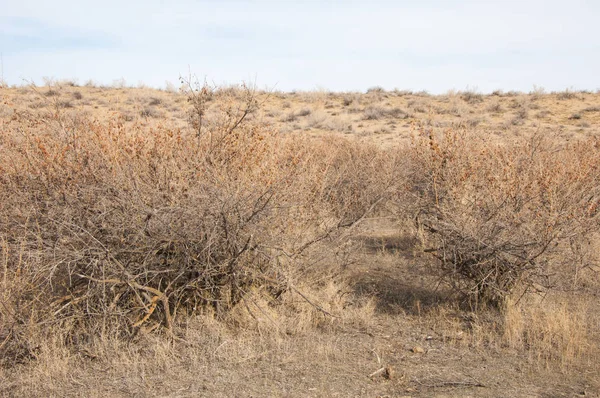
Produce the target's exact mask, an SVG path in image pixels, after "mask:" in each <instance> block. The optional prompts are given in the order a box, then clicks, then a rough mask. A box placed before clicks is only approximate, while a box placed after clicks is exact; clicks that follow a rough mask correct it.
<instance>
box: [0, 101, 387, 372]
mask: <svg viewBox="0 0 600 398" xmlns="http://www.w3.org/2000/svg"><path fill="white" fill-rule="evenodd" d="M225 94H227V93H222V95H225ZM248 98H250V97H247V96H246V97H244V98H243V100H242V101H243V102H242V103H241V104H240V103H235V102H231V103H225V105H224V106H225V107H226V108H225V111H224V112H223V114H222V117H221V118H220V119H218V120H217V121H215V122H214V123H213V124H211V128H210V129H209V128H208V127H207V126H206V125H204V127H201V126H202V123H200V124H194V133H193V134H189V133H185V132H182V131H178V130H172V129H167V128H164V127H161V126H160V125H158V126H157V127H155V128H143V127H141V126H140V125H137V124H135V125H133V126H132V127H126V126H125V125H124V123H123V122H122V121H121V120H118V119H117V120H112V121H110V122H108V123H101V122H98V121H94V120H87V119H77V120H76V122H75V121H73V120H72V121H71V122H72V123H66V122H65V118H59V117H58V116H56V115H47V116H46V117H45V118H39V117H37V118H25V117H21V118H19V117H16V118H15V119H14V120H13V121H12V122H11V124H10V125H9V126H8V128H7V129H6V131H5V134H4V135H3V136H2V137H1V138H0V159H2V163H0V203H1V205H0V243H1V244H2V252H1V257H0V264H2V270H0V273H1V274H0V282H1V283H2V295H1V296H0V300H1V301H0V352H2V354H3V355H2V356H3V358H4V359H6V360H11V361H14V360H26V359H27V358H28V357H31V356H35V355H36V354H35V352H36V347H37V346H38V343H37V342H39V339H40V337H39V336H41V334H40V333H42V334H43V331H44V330H48V327H49V326H58V327H59V328H60V330H61V333H63V336H64V338H65V339H66V341H67V343H74V344H79V343H85V342H86V341H89V339H90V337H93V336H97V335H102V336H106V335H109V336H111V335H112V336H123V335H125V336H130V335H131V334H133V333H137V332H138V331H150V330H155V329H157V328H159V327H160V326H164V327H166V328H167V329H168V330H172V328H173V325H174V324H176V323H177V322H178V319H180V318H181V317H182V316H185V315H191V314H196V313H201V312H206V311H210V312H212V313H215V314H216V315H217V316H225V315H226V314H228V313H229V312H230V311H231V310H232V309H235V308H236V307H238V305H239V304H242V303H243V304H246V305H247V304H248V300H246V298H248V297H251V296H250V293H251V292H252V294H254V293H255V292H259V293H260V295H261V296H268V297H270V298H271V301H272V302H273V301H277V300H278V299H279V298H280V297H285V296H286V294H287V295H289V294H294V295H296V297H297V298H299V299H300V300H304V301H306V302H308V303H309V304H310V305H312V306H314V307H315V308H316V309H317V311H318V312H319V311H320V312H322V313H327V311H326V310H324V309H323V308H322V307H321V306H320V304H319V303H317V302H312V300H310V299H309V297H308V296H307V295H305V294H303V293H302V289H301V288H299V287H298V286H302V284H303V283H304V284H305V285H311V286H312V288H314V289H317V288H318V287H319V286H325V285H326V283H325V282H326V281H327V282H330V281H331V279H330V278H329V279H327V278H323V277H322V275H323V274H327V272H328V271H327V266H326V265H327V264H324V263H323V256H319V255H317V254H315V253H318V252H319V251H318V250H316V248H317V247H321V246H322V245H328V247H329V249H328V250H331V251H334V248H335V247H336V245H337V243H336V242H335V241H333V239H334V238H335V237H338V236H340V233H339V232H340V231H341V230H342V229H343V228H346V227H350V226H352V225H353V224H354V223H356V222H357V221H360V220H361V219H362V217H363V216H364V215H365V214H366V213H367V212H369V211H373V210H374V207H375V206H376V205H377V204H378V203H380V202H381V201H382V200H383V198H384V197H385V196H386V195H389V194H390V193H391V192H392V191H393V189H391V187H390V185H389V184H388V183H385V182H386V181H387V180H386V179H387V175H385V173H388V172H393V168H392V167H394V164H395V163H394V162H396V160H395V158H393V157H387V156H385V154H384V153H380V152H377V150H376V149H375V148H374V147H369V146H362V145H359V144H351V143H349V142H346V141H343V140H338V141H334V140H330V141H325V142H316V141H310V140H308V139H306V138H301V137H298V136H291V135H290V136H285V137H283V136H279V135H277V134H276V133H275V132H274V131H273V130H272V129H270V128H268V127H265V126H263V125H260V124H257V123H254V122H252V121H249V120H248V119H246V120H244V118H245V117H246V116H247V115H248V113H249V110H248V106H250V105H252V104H253V102H252V101H253V100H251V99H250V100H249V99H248ZM192 100H193V99H192ZM248 101H250V102H248ZM205 103H206V102H203V100H200V101H199V102H198V106H199V107H200V108H199V109H200V110H202V109H203V108H201V107H202V106H203V105H202V104H205ZM236 110H239V112H237V111H236ZM197 116H198V118H197V119H196V120H201V115H197ZM378 175H379V178H378V177H377V176H378ZM320 245H321V246H320ZM320 250H321V251H323V250H324V249H320ZM319 278H321V279H320V280H319ZM317 296H318V295H317ZM245 300H246V301H245Z"/></svg>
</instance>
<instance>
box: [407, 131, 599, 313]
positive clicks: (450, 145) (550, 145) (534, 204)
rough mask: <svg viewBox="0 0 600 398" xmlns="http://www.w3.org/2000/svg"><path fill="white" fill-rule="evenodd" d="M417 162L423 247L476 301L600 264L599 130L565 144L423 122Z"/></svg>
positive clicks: (497, 298) (494, 300)
mask: <svg viewBox="0 0 600 398" xmlns="http://www.w3.org/2000/svg"><path fill="white" fill-rule="evenodd" d="M412 165H413V167H414V170H413V174H412V176H413V177H412V192H413V194H414V197H415V198H416V200H414V208H413V213H412V214H415V215H416V217H415V221H416V224H417V226H418V231H419V234H420V237H421V240H422V242H423V245H424V250H425V251H427V252H429V253H431V254H432V255H433V256H434V257H435V259H436V266H437V269H438V270H440V271H441V273H442V275H443V276H445V277H447V279H448V280H449V281H450V282H451V283H452V285H453V287H454V289H455V290H456V291H459V292H461V293H466V294H467V295H469V296H470V297H471V298H473V299H475V303H477V302H487V303H490V304H493V305H499V304H501V303H503V302H504V300H505V299H506V298H507V297H508V296H509V295H510V294H513V293H516V292H521V293H523V292H526V291H532V290H536V291H540V290H542V291H544V290H546V289H548V288H552V287H560V285H561V284H563V285H564V282H565V281H561V280H560V279H561V278H563V277H564V275H577V272H578V270H580V269H582V268H586V267H594V266H596V265H597V260H598V258H597V255H596V254H595V253H593V251H590V250H587V248H588V246H589V245H590V242H591V239H592V238H593V236H594V234H597V233H598V231H599V230H600V220H599V219H600V209H599V205H600V143H599V142H598V140H597V139H587V140H583V141H580V142H572V143H563V144H560V140H559V139H558V138H557V137H547V136H544V135H542V134H536V135H534V136H532V137H528V138H525V137H521V138H516V139H515V140H514V141H504V142H502V143H498V144H495V143H491V142H487V141H486V140H485V139H483V138H480V137H478V136H477V135H475V134H473V133H469V132H467V131H452V130H448V131H446V132H444V133H443V134H440V135H436V134H435V133H434V132H433V131H422V134H421V137H420V138H419V139H418V140H417V141H416V142H415V145H414V147H413V159H412ZM571 270H572V271H573V272H571ZM565 271H568V272H565Z"/></svg>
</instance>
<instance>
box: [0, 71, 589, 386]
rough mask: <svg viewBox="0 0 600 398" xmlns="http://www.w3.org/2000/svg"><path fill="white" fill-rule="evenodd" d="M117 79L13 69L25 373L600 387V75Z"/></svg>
mask: <svg viewBox="0 0 600 398" xmlns="http://www.w3.org/2000/svg"><path fill="white" fill-rule="evenodd" d="M116 85H117V86H119V87H114V88H101V87H95V86H94V85H93V84H88V85H86V87H77V85H76V84H75V83H73V82H58V83H56V82H55V83H53V84H52V86H49V87H38V88H24V87H22V88H6V87H3V88H0V90H1V94H2V100H3V101H2V103H1V104H0V127H1V128H2V132H3V134H2V136H1V137H0V159H1V160H0V203H1V204H0V361H1V362H2V365H3V366H0V379H2V380H3V383H2V384H1V385H0V395H2V396H44V395H45V396H81V395H84V396H107V395H111V396H113V395H114V396H131V395H136V394H137V395H143V396H157V395H160V396H217V397H218V396H232V392H239V393H240V394H242V395H244V396H245V395H254V396H386V395H387V396H398V395H400V396H402V395H409V396H433V395H436V394H445V395H450V396H465V395H476V396H500V395H510V396H532V395H533V396H543V395H553V394H554V395H557V394H563V395H568V396H569V395H577V394H581V393H582V392H584V391H585V392H586V393H587V394H588V395H589V394H592V395H593V394H595V393H598V392H600V384H599V383H598V380H600V377H599V376H600V375H599V374H598V370H597V367H596V363H597V362H598V360H599V359H600V358H599V355H598V354H599V352H598V349H597V347H598V346H599V344H600V335H599V334H598V332H597V330H598V327H597V326H598V322H599V319H600V318H599V316H600V315H599V314H600V308H599V307H598V303H597V300H595V297H597V295H598V294H599V293H600V280H599V277H598V272H597V261H598V248H599V247H600V243H599V239H598V234H597V233H596V232H594V231H597V229H598V219H597V217H596V215H597V209H596V208H592V207H593V206H594V205H596V206H597V201H595V200H596V199H597V190H598V188H599V187H598V180H600V179H599V178H597V173H598V170H600V169H599V167H600V166H599V165H598V156H597V149H598V148H597V146H595V145H596V144H595V143H596V141H595V138H594V137H595V136H597V135H598V133H599V132H600V131H599V130H598V127H599V122H600V119H598V118H599V117H600V113H599V112H596V111H595V110H596V109H597V108H598V107H599V106H600V99H599V98H600V96H598V95H597V94H590V93H572V92H564V93H558V94H556V93H552V94H546V93H544V92H543V90H535V92H533V93H531V94H519V93H510V94H501V93H497V94H498V95H490V96H487V95H482V94H479V93H475V92H463V93H449V95H447V96H430V95H424V94H419V93H410V92H399V91H398V92H386V91H384V90H382V89H380V88H373V89H371V90H369V92H368V93H367V94H359V93H340V94H338V93H328V92H324V91H320V92H312V93H263V92H257V91H255V90H252V89H251V88H248V87H244V86H231V87H224V88H211V89H210V90H207V91H205V92H202V89H203V87H192V85H190V84H188V86H187V88H188V91H187V94H185V93H182V92H175V91H174V90H173V89H170V90H166V91H157V90H151V89H148V88H143V87H141V88H124V87H120V86H124V83H123V82H116ZM190 90H196V91H190ZM188 99H190V100H191V101H188ZM534 110H535V112H534ZM542 114H543V116H542ZM575 114H577V115H579V116H580V117H579V118H577V119H576V118H573V117H572V115H575ZM534 115H537V116H534ZM584 119H585V120H584ZM582 121H583V122H585V123H587V127H582ZM436 126H438V127H444V128H447V129H449V130H447V133H448V134H447V135H446V140H447V141H444V140H443V139H439V134H438V133H439V132H438V127H436ZM457 126H461V127H457ZM424 129H429V130H431V134H430V135H428V136H426V137H425V138H424V141H423V142H424V143H425V144H426V145H425V146H424V147H423V146H419V145H416V146H415V145H413V146H411V142H415V141H414V140H415V139H416V140H417V141H418V140H419V138H418V134H419V132H420V131H421V132H422V131H423V130H424ZM465 129H466V130H468V131H463V130H465ZM429 130H428V131H429ZM457 131H463V133H464V135H461V134H462V133H460V132H457ZM548 131H554V132H555V134H554V135H549V134H547V132H548ZM282 132H285V134H282ZM534 132H538V135H537V137H538V138H539V137H541V136H545V138H544V139H543V140H541V141H535V140H533V141H532V140H531V137H533V136H534V134H533V133H534ZM415 137H417V138H415ZM461 137H462V138H461ZM542 141H543V143H542ZM523 143H526V144H527V145H521V144H523ZM424 193H428V194H430V193H433V195H429V196H428V195H425V196H423V194H424ZM586 194H587V196H586ZM432 198H433V199H434V200H433V202H431V201H429V202H428V205H429V207H428V209H429V210H430V213H429V214H430V215H431V214H437V215H439V214H442V215H443V217H441V218H440V217H437V218H435V217H434V218H435V221H436V223H437V224H436V225H435V226H434V225H429V226H430V227H433V228H434V229H437V231H440V230H443V229H440V228H439V227H440V225H442V224H443V225H444V226H448V225H450V224H452V227H453V228H451V230H452V231H454V232H453V234H450V235H447V236H446V235H444V236H443V237H442V241H441V244H439V243H440V242H437V243H438V244H437V246H436V247H437V248H438V254H439V253H440V251H439V248H443V250H442V252H444V253H446V254H447V253H449V252H450V251H453V252H454V253H457V252H458V251H461V253H462V254H461V256H463V257H462V258H463V259H464V258H467V257H468V256H469V255H474V254H473V253H475V254H477V253H479V254H481V253H484V252H485V250H483V249H482V248H481V247H479V246H477V245H473V242H475V241H477V242H479V243H481V242H484V243H485V244H487V245H488V246H489V245H490V244H492V243H493V244H494V245H495V247H505V246H506V245H507V244H508V245H509V246H510V247H508V249H507V250H508V251H509V252H511V256H512V257H515V256H517V257H518V256H521V257H523V256H524V255H525V256H527V255H529V254H531V253H529V254H528V252H527V250H529V249H530V248H535V247H537V248H539V247H538V246H540V245H541V246H540V247H544V245H545V244H546V243H547V245H546V246H547V247H551V250H550V249H549V250H547V251H544V254H548V256H547V257H543V256H541V255H540V256H537V257H535V259H534V260H535V261H538V262H535V261H534V260H532V261H533V262H535V267H534V268H529V267H526V269H525V270H524V272H523V273H520V272H521V269H520V268H519V267H516V268H515V267H512V268H511V267H505V265H506V264H508V263H511V262H510V261H508V260H510V259H508V260H507V258H504V257H502V256H498V255H496V254H497V251H496V252H494V253H496V254H494V255H492V257H490V258H492V259H493V261H491V260H490V261H487V260H486V259H484V258H483V257H481V256H479V257H477V258H478V259H479V263H477V264H475V263H469V264H468V266H466V267H465V264H466V263H465V262H462V263H461V262H450V263H449V262H447V261H446V262H444V261H443V259H444V258H446V259H447V258H448V256H446V257H444V256H442V257H441V258H442V260H440V261H441V263H437V264H438V265H439V264H442V265H444V266H443V267H442V268H441V269H442V270H445V271H446V272H447V271H448V269H449V268H448V266H449V265H452V267H454V269H455V270H457V269H459V268H460V269H461V272H458V273H455V274H454V275H455V276H456V274H460V275H461V278H460V279H459V282H457V279H453V280H452V279H451V282H452V283H446V282H444V281H443V280H442V281H441V280H440V279H439V278H438V273H437V272H436V270H435V269H433V268H435V267H433V268H432V266H435V265H436V263H435V262H433V261H432V259H431V257H430V254H429V253H426V252H424V251H423V248H424V246H423V245H422V244H420V243H419V240H418V239H417V238H418V236H417V235H416V232H419V230H418V229H415V225H414V223H413V218H412V217H413V216H414V214H415V213H414V209H415V206H416V205H418V206H417V207H420V208H421V209H422V208H423V205H424V202H423V200H425V199H432ZM473 198H475V199H473ZM417 199H418V200H417ZM575 199H577V200H575ZM513 205H515V206H517V207H515V206H513ZM432 206H433V207H432ZM444 206H445V207H444ZM511 206H512V207H511ZM432 209H434V210H435V209H437V210H438V211H439V212H438V213H435V212H433V213H432V212H431V211H432ZM493 209H496V210H497V211H496V212H493V211H491V210H493ZM536 209H537V210H536ZM483 210H485V211H483ZM500 210H501V211H500ZM536 211H537V213H536ZM490 215H492V216H494V217H490ZM532 215H534V216H535V217H530V216H532ZM430 221H431V220H430ZM549 225H550V226H551V227H552V228H551V230H549V229H548V228H547V227H548V226H549ZM457 231H459V232H461V233H462V235H460V236H461V239H462V240H460V239H459V241H460V242H463V243H464V242H467V243H469V244H467V245H457V242H458V241H456V240H455V241H452V239H450V238H456V237H457V236H459V235H457V234H456V233H457ZM494 231H505V232H506V233H504V232H503V233H495V232H494ZM557 231H558V232H557ZM421 232H423V231H422V230H421ZM553 232H556V233H559V235H560V236H558V235H556V234H554V235H553ZM583 232H586V234H585V236H584V238H585V239H580V238H582V233H583ZM433 234H434V235H435V232H434V233H433ZM465 234H466V235H465ZM467 235H468V236H469V237H472V238H474V239H475V238H476V239H475V240H473V239H471V240H469V239H465V236H467ZM563 235H564V236H563ZM548 237H553V238H552V239H546V238H548ZM526 238H527V239H529V241H531V240H532V239H533V240H534V241H535V242H537V243H536V244H538V246H535V245H533V246H532V245H529V244H528V242H529V241H527V239H526ZM511 239H512V240H511ZM433 241H435V238H432V237H429V240H428V241H427V242H428V243H431V242H433ZM460 242H459V243H460ZM507 242H508V243H507ZM515 242H516V243H515ZM548 242H549V243H548ZM555 243H558V244H556V245H554V244H555ZM519 244H524V246H523V245H522V246H521V249H522V250H521V251H518V252H514V250H513V249H514V247H516V246H515V245H517V246H518V245H519ZM453 245H454V246H453ZM502 245H505V246H502ZM511 245H512V246H511ZM553 245H554V246H553ZM534 246H535V247H534ZM426 248H430V247H429V246H427V247H426ZM457 248H458V249H457ZM505 248H506V247H505ZM451 249H452V250H451ZM532 250H533V249H532ZM525 252H527V253H525ZM515 253H516V254H515ZM523 253H525V254H523ZM484 254H485V253H484ZM509 257H510V256H509ZM512 257H511V258H512ZM488 260H489V259H488ZM530 260H531V259H530ZM489 263H493V264H494V267H492V268H489V267H488V265H489ZM511 264H512V265H514V262H513V263H511ZM527 264H531V262H528V263H527ZM457 267H458V268H457ZM461 267H462V268H461ZM486 267H488V268H486ZM469 269H470V270H471V271H473V270H475V271H479V270H481V269H486V270H488V271H489V270H490V269H493V270H496V271H499V270H500V271H503V270H506V269H508V270H509V272H508V274H505V275H504V276H507V275H508V276H507V278H508V279H506V278H505V279H506V280H509V281H510V283H508V284H502V283H503V282H501V281H502V280H504V279H502V278H503V277H500V278H499V279H497V280H496V282H499V283H500V284H499V285H496V286H495V287H498V286H500V287H501V289H502V295H501V296H502V298H503V300H502V302H501V303H500V301H499V300H496V301H497V303H496V304H498V305H497V308H493V307H489V306H488V307H486V306H482V305H479V306H478V307H477V308H476V310H475V311H474V310H473V308H472V306H471V307H470V306H468V305H465V301H463V298H462V296H461V295H460V294H457V292H460V291H463V292H464V291H465V286H467V287H466V291H470V290H472V289H473V287H475V290H474V291H476V292H478V293H480V292H482V291H484V290H485V289H483V286H484V285H485V286H488V285H487V284H486V283H487V282H485V283H484V282H482V281H481V280H477V279H475V281H476V282H475V284H474V285H473V284H468V283H467V284H465V282H464V277H465V276H467V277H469V275H472V274H473V273H471V274H469V272H467V271H468V270H469ZM438 270H439V268H438ZM515 271H518V272H515ZM534 271H535V272H534ZM538 271H539V272H538ZM501 274H502V272H499V273H497V276H498V275H501ZM486 281H487V279H486ZM544 281H546V282H548V281H550V282H553V283H542V282H544ZM457 287H458V288H459V289H457ZM533 287H535V289H532V288H533ZM488 292H489V291H488ZM487 296H488V297H489V295H487ZM492 296H493V295H492ZM485 297H486V294H483V295H479V297H478V298H479V300H481V299H482V298H485ZM471 303H472V301H471ZM457 362H458V363H460V364H461V366H460V367H457V366H456V363H457ZM381 369H383V370H381ZM369 375H372V376H371V377H368V376H369ZM234 395H235V393H234Z"/></svg>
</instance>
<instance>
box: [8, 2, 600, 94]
mask: <svg viewBox="0 0 600 398" xmlns="http://www.w3.org/2000/svg"><path fill="white" fill-rule="evenodd" d="M599 21H600V1H598V0H569V1H555V0H546V1H538V0H520V1H516V0H503V1H486V0H478V1H470V0H462V1H459V0H445V1H444V0H420V1H418V0H412V1H407V0H396V1H391V0H389V1H384V0H370V1H358V0H302V1H300V0H279V1H267V0H247V1H239V0H196V1H194V0H170V1H167V0H103V1H98V0H95V1H87V0H77V1H72V0H52V1H48V0H0V53H1V55H2V57H1V58H2V63H1V68H2V69H1V74H2V75H1V76H0V78H2V79H3V80H4V81H5V82H6V83H8V84H11V85H12V84H17V85H19V84H29V83H35V84H43V83H44V81H47V80H48V79H54V80H64V79H67V80H74V81H76V82H78V83H79V84H85V83H86V82H87V81H89V80H93V81H94V82H95V83H96V84H115V82H117V81H119V82H122V81H125V82H126V84H127V85H131V86H137V85H140V84H144V85H147V86H152V87H159V88H160V87H165V86H166V84H167V82H169V83H171V84H174V85H175V86H178V79H179V77H180V76H184V77H185V76H188V75H189V74H190V73H191V74H192V75H195V76H197V77H199V78H200V79H201V80H202V79H204V78H206V80H207V81H209V82H211V83H214V84H217V85H226V84H237V83H241V82H248V83H253V84H256V85H257V86H258V87H259V88H266V89H271V90H277V91H291V90H331V91H364V90H366V89H368V88H371V87H382V88H384V89H387V90H392V89H401V90H414V91H421V90H425V91H428V92H430V93H434V94H437V93H444V92H447V91H448V90H473V91H478V92H482V93H486V92H491V91H494V90H504V91H509V90H517V91H524V92H529V91H532V90H534V88H544V89H545V90H546V91H559V90H564V89H573V90H594V91H595V90H597V89H600V74H599V73H598V72H599V71H600V22H599Z"/></svg>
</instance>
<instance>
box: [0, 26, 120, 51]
mask: <svg viewBox="0 0 600 398" xmlns="http://www.w3.org/2000/svg"><path fill="white" fill-rule="evenodd" d="M114 45H115V40H114V38H112V37H110V36H108V35H100V34H97V33H93V32H89V31H85V30H82V29H73V28H66V27H62V26H59V25H52V24H49V23H46V22H43V21H40V20H37V19H33V18H24V17H0V50H1V51H2V52H3V53H4V54H6V55H9V56H10V55H13V54H18V53H23V52H31V51H48V50H52V51H69V50H77V49H95V48H107V47H111V46H114Z"/></svg>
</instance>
